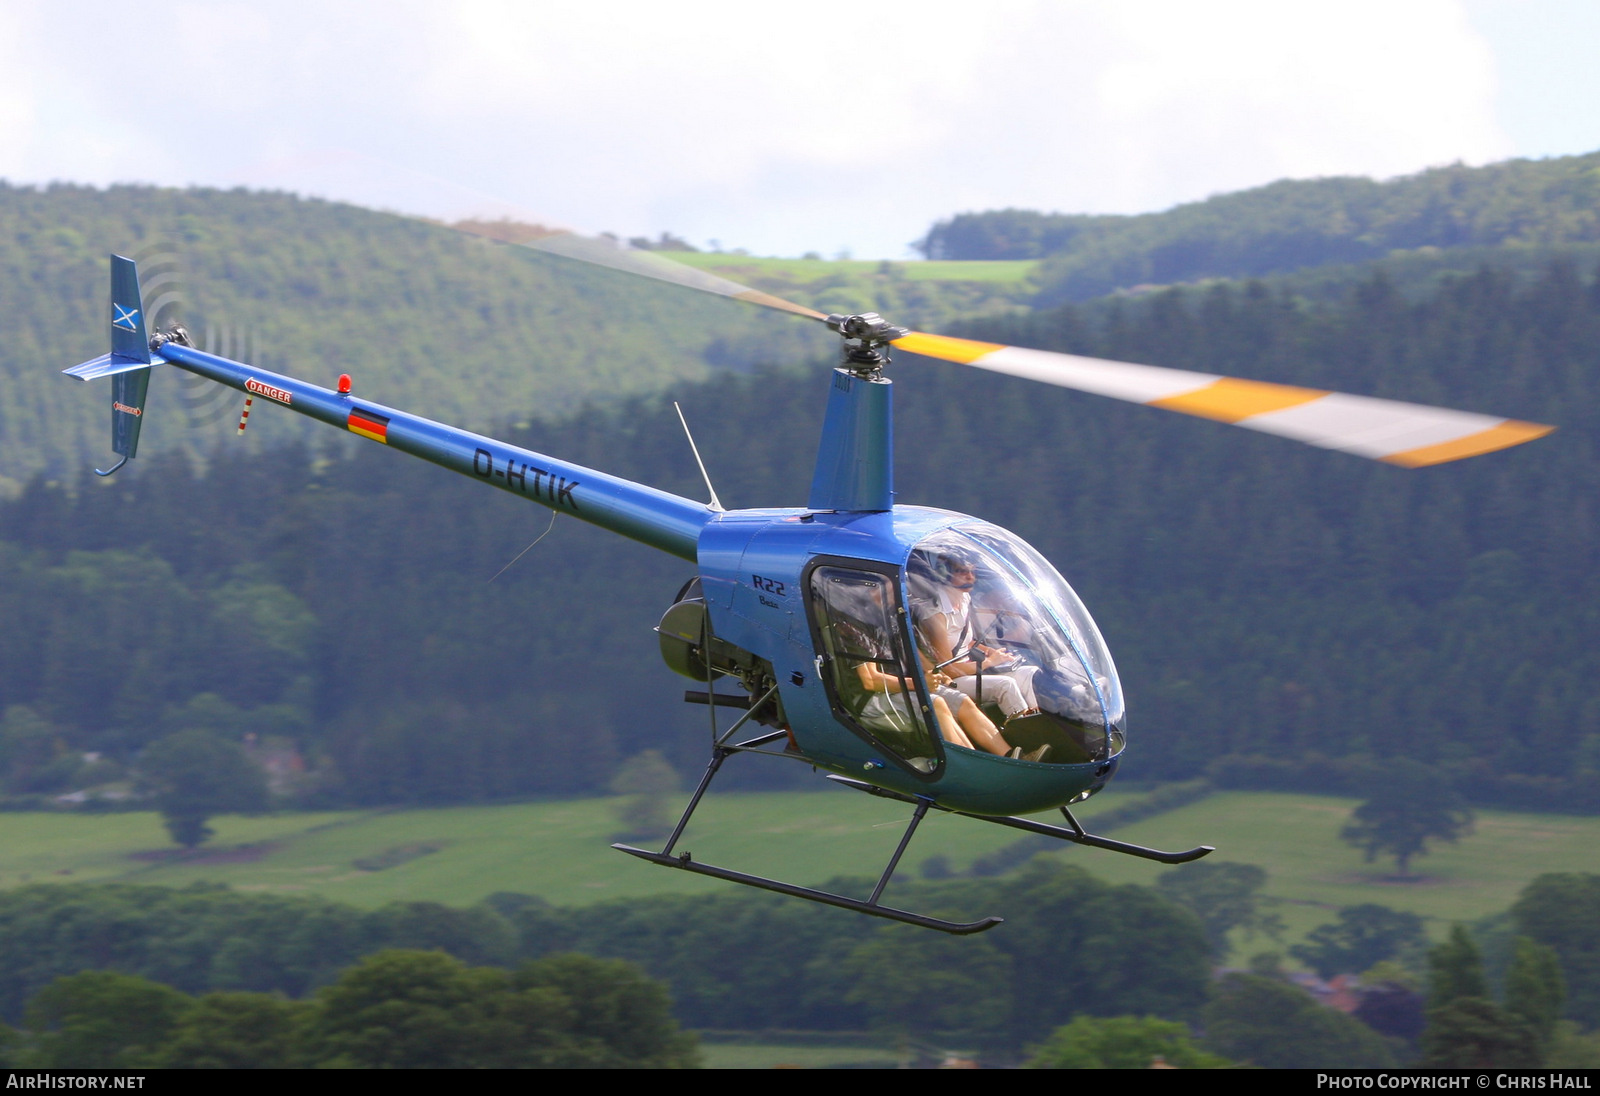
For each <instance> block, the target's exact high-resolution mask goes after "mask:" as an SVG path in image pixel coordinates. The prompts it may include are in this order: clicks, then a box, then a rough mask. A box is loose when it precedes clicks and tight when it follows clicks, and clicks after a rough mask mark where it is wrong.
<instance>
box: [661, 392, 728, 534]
mask: <svg viewBox="0 0 1600 1096" xmlns="http://www.w3.org/2000/svg"><path fill="white" fill-rule="evenodd" d="M672 409H673V410H674V411H676V412H677V413H678V421H679V422H681V423H683V435H684V437H686V438H688V439H689V451H690V452H691V453H693V454H694V462H695V463H696V464H698V465H699V466H700V475H701V478H703V479H704V480H705V481H706V490H707V491H710V492H711V509H713V510H716V511H719V512H720V511H721V510H722V509H723V506H722V500H721V499H719V498H717V489H716V488H715V487H713V486H711V477H710V476H709V475H707V474H706V462H705V461H703V460H701V459H700V448H699V446H697V445H695V443H694V435H693V434H691V433H689V420H688V419H686V418H684V417H683V408H681V407H679V406H678V401H677V400H673V401H672Z"/></svg>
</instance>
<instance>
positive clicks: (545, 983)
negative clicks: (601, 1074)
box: [511, 954, 700, 1069]
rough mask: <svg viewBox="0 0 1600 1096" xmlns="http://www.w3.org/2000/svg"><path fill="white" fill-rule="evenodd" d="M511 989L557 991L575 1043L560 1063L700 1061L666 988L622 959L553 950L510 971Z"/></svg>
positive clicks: (681, 1064) (654, 1065)
mask: <svg viewBox="0 0 1600 1096" xmlns="http://www.w3.org/2000/svg"><path fill="white" fill-rule="evenodd" d="M511 985H512V987H513V989H515V990H516V991H518V992H520V993H524V994H532V993H535V992H539V991H553V992H558V993H560V994H561V995H562V996H563V997H565V999H566V1000H567V1001H568V1002H569V1005H570V1008H571V1016H572V1021H571V1026H570V1028H569V1029H568V1031H569V1032H570V1034H571V1036H572V1040H573V1042H574V1044H575V1046H574V1048H573V1050H572V1051H571V1052H569V1054H568V1056H567V1057H566V1058H565V1059H564V1060H563V1061H562V1062H561V1063H560V1064H562V1065H566V1066H583V1067H585V1068H594V1067H599V1068H606V1069H679V1068H685V1067H690V1066H697V1065H699V1064H700V1055H699V1050H698V1049H697V1046H696V1040H695V1037H694V1035H693V1034H691V1033H689V1032H686V1031H683V1030H681V1029H680V1028H679V1027H678V1022H677V1021H676V1020H675V1019H673V1016H672V999H671V997H669V996H668V994H667V987H666V986H664V985H663V984H662V983H660V982H658V981H656V980H655V979H653V978H649V977H646V976H645V974H644V972H642V971H641V970H640V969H639V968H638V967H636V966H634V965H633V964H632V963H626V962H623V961H622V960H620V959H594V958H591V957H590V956H587V955H573V954H566V955H551V956H547V957H545V958H543V959H539V960H535V961H534V962H532V963H527V964H525V965H524V966H522V967H521V968H519V969H518V970H516V971H515V972H514V973H513V974H512V976H511Z"/></svg>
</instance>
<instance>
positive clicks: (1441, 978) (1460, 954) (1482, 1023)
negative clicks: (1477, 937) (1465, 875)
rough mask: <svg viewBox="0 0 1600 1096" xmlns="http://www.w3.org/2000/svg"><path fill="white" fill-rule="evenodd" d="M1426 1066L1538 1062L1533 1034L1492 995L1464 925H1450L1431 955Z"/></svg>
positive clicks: (1526, 1064) (1510, 1066)
mask: <svg viewBox="0 0 1600 1096" xmlns="http://www.w3.org/2000/svg"><path fill="white" fill-rule="evenodd" d="M1422 1064H1423V1065H1426V1066H1433V1067H1439V1068H1461V1069H1475V1068H1489V1067H1501V1068H1506V1069H1519V1068H1533V1067H1535V1066H1537V1065H1539V1048H1538V1042H1537V1040H1536V1039H1535V1037H1534V1034H1533V1032H1532V1031H1531V1030H1530V1029H1529V1028H1528V1027H1527V1026H1526V1025H1524V1024H1523V1023H1521V1022H1519V1020H1518V1018H1516V1017H1514V1016H1511V1015H1508V1014H1507V1013H1506V1012H1505V1011H1503V1010H1502V1009H1501V1008H1500V1007H1499V1006H1498V1005H1496V1004H1495V1003H1494V1001H1493V1000H1491V999H1490V997H1489V986H1488V982H1487V981H1486V980H1485V979H1484V976H1483V960H1482V957H1481V955H1480V954H1479V952H1478V947H1477V945H1476V944H1475V943H1473V940H1472V937H1471V936H1470V935H1469V934H1468V933H1467V930H1466V929H1465V928H1463V927H1462V926H1460V925H1452V926H1451V928H1450V937H1449V939H1448V940H1446V941H1445V942H1444V943H1442V944H1440V945H1439V946H1438V947H1436V948H1434V949H1433V950H1432V951H1430V952H1429V953H1428V1025H1427V1028H1426V1029H1425V1030H1424V1031H1423V1033H1422Z"/></svg>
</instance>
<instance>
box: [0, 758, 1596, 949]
mask: <svg viewBox="0 0 1600 1096" xmlns="http://www.w3.org/2000/svg"><path fill="white" fill-rule="evenodd" d="M1140 794H1142V793H1140V792H1138V791H1136V790H1127V789H1117V788H1115V787H1113V789H1112V790H1110V791H1108V792H1107V793H1106V794H1105V795H1102V796H1098V797H1096V798H1095V799H1094V800H1092V801H1090V803H1088V804H1086V805H1085V809H1084V810H1083V811H1082V816H1083V817H1085V818H1086V819H1089V820H1091V821H1092V819H1093V817H1094V816H1095V815H1096V814H1098V813H1099V812H1100V811H1102V810H1106V809H1109V808H1113V807H1116V806H1118V805H1120V804H1125V803H1130V802H1133V801H1135V800H1136V798H1137V797H1138V796H1139V795H1140ZM1354 805H1355V801H1354V800H1346V799H1336V798H1329V797H1321V796H1308V795H1288V794H1273V793H1265V792H1233V793H1227V794H1222V795H1215V796H1212V797H1211V798H1209V799H1205V800H1202V801H1200V802H1198V803H1194V804H1191V805H1189V806H1187V807H1182V808H1179V809H1178V810H1175V811H1170V812H1168V813H1166V814H1163V815H1160V816H1157V817H1155V818H1151V819H1147V820H1145V821H1143V822H1139V823H1136V824H1133V825H1130V826H1126V827H1124V828H1121V829H1119V830H1117V831H1116V836H1117V837H1118V838H1121V839H1123V840H1131V841H1136V842H1140V843H1144V844H1150V845H1155V846H1158V847H1162V848H1186V847H1188V846H1190V845H1194V844H1202V843H1204V844H1212V845H1216V846H1217V847H1218V852H1217V853H1216V854H1215V856H1216V858H1217V859H1219V860H1233V861H1240V862H1243V863H1250V864H1258V865H1260V866H1261V867H1263V868H1265V869H1266V870H1267V872H1268V875H1269V879H1268V884H1267V893H1268V894H1269V895H1270V896H1271V897H1273V898H1275V899H1277V900H1278V905H1277V910H1278V912H1279V913H1280V914H1281V915H1282V916H1283V918H1284V920H1285V922H1286V923H1287V926H1288V929H1289V933H1288V937H1287V938H1286V942H1293V940H1296V939H1298V938H1300V937H1301V936H1303V935H1304V933H1305V932H1306V931H1308V930H1309V929H1311V928H1313V927H1315V926H1316V925H1318V924H1321V923H1323V922H1325V921H1328V920H1330V919H1331V917H1332V914H1333V912H1334V911H1335V910H1336V909H1337V908H1338V907H1340V906H1345V905H1354V904H1356V903H1360V902H1378V903H1381V904H1383V905H1386V906H1391V907H1393V908H1396V909H1403V910H1410V911H1413V912H1415V913H1418V914H1421V915H1423V916H1425V917H1427V918H1429V919H1430V920H1429V925H1430V928H1431V929H1432V930H1433V931H1434V932H1435V933H1436V934H1442V933H1443V932H1444V931H1445V930H1446V929H1447V927H1448V925H1449V924H1450V922H1452V921H1457V920H1461V921H1469V920H1473V919H1476V918H1479V917H1482V916H1485V915H1487V914H1493V913H1497V912H1499V911H1501V910H1504V909H1505V908H1506V907H1507V906H1509V905H1510V904H1511V903H1512V901H1514V900H1515V898H1516V895H1517V892H1518V891H1520V890H1521V888H1522V887H1523V886H1525V885H1526V884H1527V883H1528V881H1529V880H1531V879H1532V878H1533V877H1534V876H1536V875H1539V874H1541V873H1543V872H1551V871H1600V818H1587V817H1583V818H1580V817H1568V816H1560V815H1529V814H1511V813H1507V812H1501V811H1483V812H1480V813H1479V816H1478V824H1477V830H1476V832H1475V833H1474V834H1473V835H1472V836H1470V837H1467V838H1465V839H1464V840H1463V841H1462V842H1461V843H1460V844H1459V845H1455V846H1443V847H1442V848H1440V849H1439V850H1438V851H1436V852H1434V853H1432V854H1431V855H1429V856H1426V857H1422V858H1420V859H1419V860H1417V861H1416V862H1415V866H1414V876H1415V877H1414V878H1413V879H1411V880H1409V881H1401V880H1398V879H1396V878H1395V877H1394V876H1393V874H1392V873H1393V869H1392V866H1391V865H1390V863H1388V862H1386V861H1379V862H1377V863H1374V864H1364V863H1363V862H1362V860H1361V856H1360V854H1359V853H1358V852H1356V851H1355V850H1354V849H1351V848H1350V847H1348V846H1346V845H1344V844H1342V843H1341V842H1340V841H1339V840H1338V831H1339V828H1340V826H1341V825H1343V823H1344V820H1345V818H1346V816H1347V815H1348V813H1349V811H1350V810H1351V808H1352V807H1354ZM614 808H615V803H614V802H613V801H611V800H606V799H586V800H562V801H552V802H542V803H522V804H511V805H502V806H488V807H454V808H444V809H437V810H406V811H350V812H329V813H308V814H282V815H272V816H266V817H261V818H232V817H230V818H221V819H217V820H215V821H214V825H215V826H216V829H217V836H216V838H215V839H214V840H213V841H212V843H211V844H210V845H208V846H206V847H205V848H203V849H202V850H201V851H200V852H199V853H198V854H195V855H193V856H187V857H186V856H180V855H175V854H174V853H173V852H172V851H171V849H172V847H171V845H170V844H169V843H168V842H167V840H166V835H165V833H164V831H163V830H162V828H161V825H160V822H159V819H158V818H157V817H156V816H155V815H154V814H143V813H139V814H114V815H81V814H23V813H18V814H0V887H15V886H20V885H23V884H26V883H37V882H55V883H73V882H111V881H120V882H138V883H152V884H161V885H168V886H181V885H183V884H186V883H189V882H193V881H195V880H208V881H215V882H220V883H226V884H228V885H230V886H233V887H237V888H239V889H240V890H246V891H251V890H253V891H269V892H277V893H300V894H319V895H324V896H326V897H328V898H332V899H336V900H339V901H343V902H350V903H353V904H355V905H358V906H365V907H373V906H377V905H381V904H382V903H384V902H388V901H392V900H407V899H425V900H433V901H440V902H447V903H450V904H452V905H467V904H470V903H472V902H475V901H477V900H479V899H481V898H483V897H484V896H486V895H488V894H491V893H493V892H495V891H502V890H509V891H520V892H523V893H528V894H538V895H541V896H543V897H544V898H546V899H548V900H549V901H551V902H554V903H557V904H560V905H585V904H588V903H592V902H595V901H599V900H602V899H607V898H622V897H632V896H637V895H644V894H656V893H662V892H669V891H670V892H697V893H703V892H705V891H708V890H712V889H717V888H720V887H724V886H726V884H722V883H718V882H714V881H712V880H707V879H703V878H700V877H697V876H693V875H689V874H687V873H684V872H670V871H663V870H660V869H658V868H655V867H653V866H651V865H648V864H643V863H640V862H639V861H637V860H634V859H632V858H630V857H626V856H624V855H622V854H620V853H617V852H614V851H612V850H610V849H608V848H607V847H606V845H607V844H608V842H609V841H610V840H611V838H612V834H613V832H614V831H615V830H616V829H617V823H616V821H615V815H614ZM904 821H905V816H904V813H903V812H902V811H901V810H900V809H898V808H897V807H896V806H895V805H893V804H890V803H886V802H883V801H881V800H877V799H872V798H869V797H867V796H864V795H860V794H858V793H855V792H850V791H845V790H834V789H829V790H823V791H817V792H785V793H760V794H757V793H751V794H728V795H722V796H718V795H712V796H710V797H708V799H707V800H706V803H705V805H704V806H703V807H702V809H701V812H700V814H698V815H697V816H696V819H695V825H694V826H693V827H691V829H690V831H689V835H688V837H687V839H686V840H685V842H684V844H683V846H681V847H685V848H688V849H690V850H692V851H693V852H694V854H695V856H696V857H697V858H698V859H703V860H710V861H712V862H715V863H719V864H725V865H727V866H728V867H733V868H744V869H746V870H754V871H758V872H761V873H763V874H772V875H776V876H778V877H780V878H784V879H790V880H793V881H795V882H800V883H820V882H822V881H824V880H826V879H828V878H829V877H831V876H835V875H841V874H851V875H869V874H873V873H875V872H876V871H877V870H878V868H879V866H881V865H882V863H883V862H884V860H885V859H886V858H887V857H888V855H889V853H890V851H891V850H892V848H893V846H894V843H895V841H896V840H897V839H898V838H899V835H900V832H901V829H902V827H903V825H904ZM1013 836H1014V834H1013V832H1012V831H1007V830H1003V829H1001V828H1000V827H996V826H985V825H982V824H979V823H977V822H971V821H966V820H962V819H957V818H952V817H950V816H948V815H937V814H935V815H931V816H930V817H929V819H928V820H927V822H926V823H925V824H924V826H923V829H922V831H921V832H920V833H919V834H918V837H917V839H916V842H915V844H913V846H912V848H911V850H910V852H909V853H908V855H907V859H906V865H905V867H903V868H902V871H906V872H910V873H914V872H915V869H916V865H917V864H919V863H920V862H921V861H922V860H924V859H926V858H927V857H930V856H934V855H943V856H945V857H947V858H948V859H949V861H950V863H951V865H952V867H954V868H956V869H957V870H961V869H964V868H965V867H966V866H968V865H969V864H970V863H971V862H972V860H973V859H974V858H975V857H977V856H979V855H982V854H984V853H987V852H991V851H993V850H995V849H997V848H999V847H1001V846H1002V845H1005V844H1008V843H1009V842H1010V841H1011V840H1012V838H1013ZM1048 855H1053V856H1058V857H1062V858H1064V859H1065V860H1066V862H1069V863H1073V864H1078V865H1081V866H1082V867H1084V868H1086V869H1087V870H1089V871H1091V872H1093V873H1095V874H1096V875H1098V876H1100V877H1102V878H1104V879H1107V880H1109V881H1113V882H1131V883H1153V882H1154V881H1155V878H1156V877H1157V876H1158V875H1159V874H1161V872H1163V871H1166V870H1168V869H1167V868H1165V867H1164V866H1162V865H1159V864H1154V863H1150V862H1148V861H1142V860H1135V859H1133V858H1131V857H1122V856H1116V855H1114V854H1110V853H1105V852H1100V851H1097V850H1091V849H1080V848H1069V849H1066V850H1064V851H1062V852H1060V853H1052V854H1048ZM892 893H893V889H892V888H891V891H890V894H891V896H892ZM996 912H1001V913H1003V912H1004V911H996ZM1268 946H1278V945H1269V944H1268V943H1267V942H1265V941H1260V940H1258V941H1255V942H1240V943H1239V944H1238V946H1237V954H1236V957H1242V956H1244V955H1248V954H1250V953H1251V952H1253V951H1256V950H1262V949H1265V948H1266V947H1268Z"/></svg>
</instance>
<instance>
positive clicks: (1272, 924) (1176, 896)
mask: <svg viewBox="0 0 1600 1096" xmlns="http://www.w3.org/2000/svg"><path fill="white" fill-rule="evenodd" d="M1266 882H1267V873H1266V872H1265V871H1263V870H1262V869H1261V868H1258V867H1257V866H1256V865H1254V864H1232V863H1228V862H1227V861H1219V862H1217V863H1212V862H1211V861H1209V860H1202V861H1200V862H1199V863H1195V864H1185V865H1183V866H1182V867H1180V868H1177V869H1176V870H1174V871H1169V872H1166V873H1164V874H1163V875H1161V876H1159V877H1157V879H1156V892H1157V893H1158V894H1160V895H1161V896H1162V897H1163V898H1166V899H1168V900H1169V901H1172V902H1176V903H1177V904H1178V905H1180V906H1183V907H1184V908H1186V909H1188V910H1190V911H1192V912H1193V913H1194V915H1195V916H1196V917H1198V918H1200V923H1201V924H1202V925H1204V926H1205V930H1206V939H1207V940H1209V941H1210V942H1211V947H1212V950H1213V951H1214V952H1215V953H1216V954H1217V955H1219V956H1224V955H1227V953H1228V933H1229V932H1230V931H1231V930H1233V929H1235V928H1240V929H1243V930H1244V932H1245V935H1246V937H1247V938H1248V937H1253V936H1255V934H1256V933H1258V932H1260V933H1265V934H1266V935H1268V936H1270V937H1273V938H1276V937H1277V936H1279V935H1280V934H1281V933H1282V932H1283V920H1282V918H1280V917H1278V916H1277V915H1276V914H1271V913H1262V912H1261V910H1260V901H1261V900H1260V898H1259V897H1258V895H1257V893H1256V892H1257V891H1259V890H1260V889H1261V888H1262V887H1263V886H1264V885H1265V884H1266Z"/></svg>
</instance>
